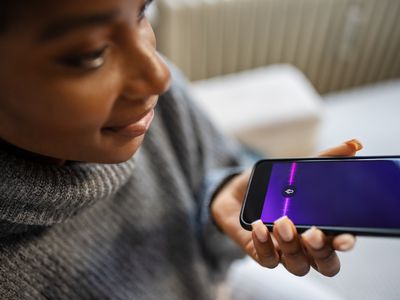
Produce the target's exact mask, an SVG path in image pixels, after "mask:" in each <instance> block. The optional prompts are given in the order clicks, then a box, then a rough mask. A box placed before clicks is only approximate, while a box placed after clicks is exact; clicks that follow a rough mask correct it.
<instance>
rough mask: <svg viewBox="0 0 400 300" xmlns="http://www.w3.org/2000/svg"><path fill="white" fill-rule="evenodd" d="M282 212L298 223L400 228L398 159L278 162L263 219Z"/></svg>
mask: <svg viewBox="0 0 400 300" xmlns="http://www.w3.org/2000/svg"><path fill="white" fill-rule="evenodd" d="M288 187H289V188H291V189H292V188H293V190H295V192H293V194H292V195H290V196H288V195H287V194H285V193H284V191H285V190H287V188H288ZM284 215H287V216H288V217H289V218H290V219H291V220H292V221H293V222H294V223H295V224H297V225H316V226H343V227H376V228H400V160H383V159H380V160H376V159H371V160H358V161H346V160H344V161H333V160H332V161H329V160H328V161H297V162H275V163H274V164H273V166H272V171H271V176H270V179H269V183H268V188H267V193H266V196H265V201H264V206H263V210H262V214H261V219H262V221H263V222H265V223H273V222H274V221H275V220H276V219H278V218H280V217H282V216H284Z"/></svg>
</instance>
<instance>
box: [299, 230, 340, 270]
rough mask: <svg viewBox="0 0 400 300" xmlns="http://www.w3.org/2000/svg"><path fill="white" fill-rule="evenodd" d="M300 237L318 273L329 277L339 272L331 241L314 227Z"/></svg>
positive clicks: (338, 261)
mask: <svg viewBox="0 0 400 300" xmlns="http://www.w3.org/2000/svg"><path fill="white" fill-rule="evenodd" d="M301 236H302V240H303V244H304V245H305V246H306V248H307V250H308V254H309V255H310V256H311V257H312V258H313V259H314V262H315V264H316V266H317V269H318V272H320V273H321V274H323V275H325V276H329V277H332V276H335V275H336V274H337V273H338V272H339V270H340V260H339V258H338V256H337V255H336V252H335V250H334V249H333V248H332V244H331V241H330V240H329V239H328V238H327V237H326V236H325V235H324V234H323V232H322V231H321V230H319V229H317V228H316V227H314V226H313V227H311V228H310V229H308V230H307V231H306V232H304V233H303V234H302V235H301Z"/></svg>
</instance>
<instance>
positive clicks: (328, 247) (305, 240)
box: [211, 140, 362, 276]
mask: <svg viewBox="0 0 400 300" xmlns="http://www.w3.org/2000/svg"><path fill="white" fill-rule="evenodd" d="M361 148H362V145H361V144H360V142H358V141H357V140H350V141H347V142H345V143H344V144H342V145H340V146H338V147H335V148H331V149H328V150H326V151H324V152H322V153H321V154H320V156H354V155H355V153H356V152H357V151H358V150H361ZM250 173H251V171H250V170H249V171H247V172H244V173H242V174H240V175H238V176H236V177H234V178H233V179H232V180H231V181H229V182H228V183H227V184H226V185H225V186H224V187H223V188H222V190H221V191H220V192H219V193H218V194H217V195H216V197H215V199H214V201H213V203H212V205H211V213H212V216H213V218H214V220H215V222H216V223H217V224H218V226H219V227H220V228H221V229H222V230H223V231H224V232H225V233H226V234H227V235H228V236H229V237H231V238H232V239H233V240H234V241H235V242H236V243H237V244H238V245H239V246H240V247H241V248H242V249H243V250H244V251H245V252H246V253H247V254H248V255H250V256H251V257H252V258H253V259H254V260H256V261H257V262H258V263H259V264H260V265H262V266H264V267H267V268H274V267H276V266H277V265H278V264H279V263H282V264H283V265H284V266H285V268H286V269H287V270H288V271H289V272H290V273H293V274H295V275H298V276H303V275H305V274H307V273H308V271H309V270H310V266H312V267H313V268H315V269H316V270H317V271H318V272H320V273H321V274H323V275H325V276H334V275H336V274H337V273H338V272H339V270H340V261H339V258H338V256H337V255H336V250H338V251H347V250H350V249H351V248H353V246H354V244H355V238H354V236H352V235H350V234H341V235H338V236H326V235H325V234H324V233H323V232H322V231H321V230H319V229H317V228H315V227H312V228H311V229H309V230H307V231H306V232H304V233H303V234H301V235H299V234H298V233H297V231H296V228H295V226H294V225H293V223H292V222H291V221H290V220H289V219H288V218H287V217H282V218H280V219H279V220H277V221H275V223H274V229H273V233H269V232H268V229H267V227H266V226H265V225H264V224H263V223H262V222H261V220H259V221H257V222H255V223H253V224H252V227H253V230H252V231H251V232H250V231H247V230H245V229H243V228H242V226H241V225H240V222H239V214H240V209H241V206H242V203H243V200H244V196H245V192H246V188H247V183H248V181H249V178H250Z"/></svg>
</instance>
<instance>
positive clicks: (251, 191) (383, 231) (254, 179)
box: [239, 155, 400, 237]
mask: <svg viewBox="0 0 400 300" xmlns="http://www.w3.org/2000/svg"><path fill="white" fill-rule="evenodd" d="M371 159H377V160H379V159H400V155H385V156H356V157H299V158H272V159H262V160H259V161H258V162H257V163H255V165H254V167H253V170H252V173H251V176H250V180H249V182H248V185H247V189H246V194H245V197H244V200H243V204H242V208H241V211H240V217H239V218H240V224H241V225H242V227H243V228H244V229H246V230H249V231H251V223H252V222H254V221H256V220H258V219H260V217H261V216H258V217H257V218H255V219H254V220H253V221H249V220H248V219H247V220H246V217H245V215H247V216H248V215H249V214H250V215H251V213H253V215H254V211H259V212H261V211H262V208H263V206H264V200H265V193H266V191H267V188H268V184H265V181H267V180H268V182H269V176H270V174H271V172H269V174H268V176H266V174H263V175H264V177H263V176H259V175H258V173H262V172H264V173H265V170H262V168H260V165H261V164H263V163H264V162H271V163H274V162H297V161H313V160H318V161H323V160H329V161H332V160H333V161H337V160H339V161H342V160H371ZM267 171H268V170H267ZM256 174H257V175H256ZM261 178H262V181H261ZM264 187H265V188H264ZM260 189H261V191H262V190H263V189H264V193H261V194H262V195H263V197H262V198H261V199H258V203H257V202H255V201H256V200H252V204H253V206H255V207H252V211H249V203H250V201H249V200H248V199H249V198H250V197H251V198H253V197H254V199H256V197H255V196H254V195H257V194H258V197H257V198H260V196H259V195H260ZM399 201H400V199H399ZM257 205H258V206H257ZM253 215H252V216H253ZM399 217H400V216H399ZM264 224H265V225H266V226H267V227H268V228H269V229H270V230H272V229H273V223H264ZM295 226H296V229H297V231H298V232H299V233H301V232H304V231H306V230H307V229H309V228H310V227H311V226H312V225H295ZM318 228H319V229H321V230H322V231H323V232H325V233H327V234H340V233H351V234H354V235H364V236H393V237H394V236H400V228H398V229H392V228H370V227H368V228H367V227H342V226H337V227H336V226H318Z"/></svg>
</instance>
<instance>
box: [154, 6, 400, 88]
mask: <svg viewBox="0 0 400 300" xmlns="http://www.w3.org/2000/svg"><path fill="white" fill-rule="evenodd" d="M157 6H158V20H157V25H156V27H155V31H156V35H157V38H158V49H159V50H160V52H162V53H164V54H165V55H166V56H167V57H169V58H170V59H171V60H172V61H173V62H175V63H176V64H177V65H178V66H179V67H180V68H181V69H182V70H183V72H184V73H185V74H186V75H187V76H188V77H189V79H191V80H199V79H205V78H209V77H214V76H218V75H223V74H228V73H233V72H238V71H242V70H246V69H251V68H255V67H260V66H265V65H270V64H276V63H290V64H293V65H295V66H296V67H297V68H299V69H300V70H302V71H303V72H304V74H305V75H306V76H307V77H308V78H309V80H310V81H311V82H312V83H313V85H314V86H315V88H316V89H317V90H318V91H319V92H320V93H327V92H330V91H334V90H340V89H345V88H349V87H353V86H358V85H363V84H368V83H372V82H377V81H381V80H385V79H389V78H395V77H399V76H400V0H158V3H157Z"/></svg>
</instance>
